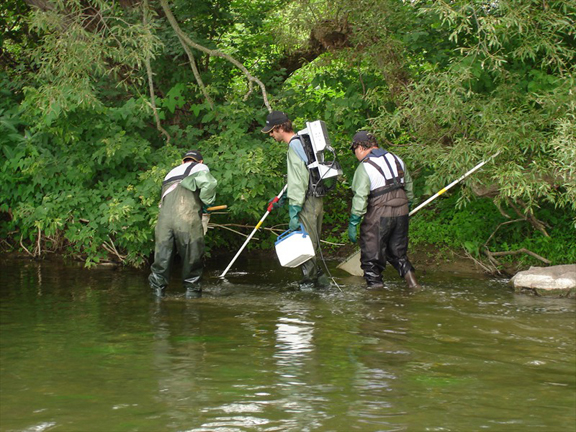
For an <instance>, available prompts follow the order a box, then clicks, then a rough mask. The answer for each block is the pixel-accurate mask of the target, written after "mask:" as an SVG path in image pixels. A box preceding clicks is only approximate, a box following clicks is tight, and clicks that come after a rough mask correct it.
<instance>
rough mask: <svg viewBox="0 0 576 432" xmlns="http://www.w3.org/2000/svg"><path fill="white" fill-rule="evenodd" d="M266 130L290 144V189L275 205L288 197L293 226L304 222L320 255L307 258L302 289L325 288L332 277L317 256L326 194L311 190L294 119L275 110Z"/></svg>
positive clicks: (305, 160)
mask: <svg viewBox="0 0 576 432" xmlns="http://www.w3.org/2000/svg"><path fill="white" fill-rule="evenodd" d="M262 132H263V133H266V134H268V135H270V136H271V137H272V138H274V140H275V141H276V142H283V143H285V144H288V153H287V155H286V166H287V174H288V178H287V182H288V189H287V192H286V196H285V197H282V199H281V200H280V201H279V202H278V203H276V204H275V206H274V208H276V207H278V206H280V205H282V204H283V201H284V200H285V199H286V198H287V199H288V213H289V215H290V220H289V227H290V229H291V230H297V229H298V228H299V227H300V224H302V225H303V226H304V229H305V230H306V232H307V233H308V234H309V235H310V238H311V240H312V244H313V245H314V250H315V253H316V256H315V257H314V258H312V259H310V260H308V261H306V262H304V263H303V264H302V265H301V266H300V269H301V270H302V280H301V281H300V283H299V285H300V289H310V288H312V287H316V288H325V287H328V286H330V281H329V279H328V277H327V276H326V275H325V274H324V272H323V271H322V269H321V268H320V267H319V266H318V263H317V258H316V257H317V256H319V254H320V233H321V231H322V218H323V217H324V204H323V199H322V197H317V196H314V195H313V194H311V193H309V187H310V173H309V171H308V164H309V163H308V157H307V156H306V152H305V150H304V147H303V142H302V140H301V139H300V137H299V136H298V135H297V134H296V133H295V132H294V129H293V126H292V121H291V120H290V119H289V118H288V116H287V115H286V114H285V113H283V112H281V111H272V112H271V113H270V114H268V116H267V117H266V124H265V125H264V127H263V128H262Z"/></svg>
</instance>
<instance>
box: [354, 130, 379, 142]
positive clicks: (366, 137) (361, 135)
mask: <svg viewBox="0 0 576 432" xmlns="http://www.w3.org/2000/svg"><path fill="white" fill-rule="evenodd" d="M352 142H353V143H358V144H363V143H376V138H375V137H374V135H372V134H371V133H370V132H367V131H359V132H356V134H355V135H354V136H353V137H352Z"/></svg>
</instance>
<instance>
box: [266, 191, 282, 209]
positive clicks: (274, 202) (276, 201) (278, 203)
mask: <svg viewBox="0 0 576 432" xmlns="http://www.w3.org/2000/svg"><path fill="white" fill-rule="evenodd" d="M284 201H286V194H283V195H282V196H281V197H280V198H278V197H276V196H275V197H274V198H272V199H271V200H270V201H268V207H267V210H268V211H269V212H271V211H272V210H276V209H278V208H280V207H282V206H283V205H284Z"/></svg>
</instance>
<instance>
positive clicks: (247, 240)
mask: <svg viewBox="0 0 576 432" xmlns="http://www.w3.org/2000/svg"><path fill="white" fill-rule="evenodd" d="M287 188H288V185H287V184H286V185H284V187H283V188H282V190H281V191H280V193H279V194H278V195H276V201H278V200H279V199H280V198H281V197H282V195H284V192H285V191H286V189H287ZM271 211H272V206H268V210H267V211H266V213H264V216H262V218H261V219H260V222H258V223H257V224H256V226H255V227H254V230H252V232H251V233H250V235H249V236H248V238H247V239H246V241H245V242H244V244H243V245H242V247H241V248H240V250H239V251H238V252H237V253H236V255H235V256H234V258H232V261H230V264H228V267H226V269H225V270H224V272H223V273H222V274H221V275H220V277H221V278H223V277H224V276H226V273H228V270H230V267H232V264H234V261H236V258H238V256H240V254H241V253H242V251H243V250H244V248H245V247H246V245H247V244H248V242H249V241H250V240H251V239H252V237H253V236H254V234H255V233H256V231H258V228H260V226H261V225H262V223H263V222H264V219H266V218H267V217H268V215H269V214H270V212H271Z"/></svg>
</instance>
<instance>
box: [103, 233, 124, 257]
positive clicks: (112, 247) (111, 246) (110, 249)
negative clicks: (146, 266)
mask: <svg viewBox="0 0 576 432" xmlns="http://www.w3.org/2000/svg"><path fill="white" fill-rule="evenodd" d="M108 238H109V239H110V244H108V242H104V243H102V247H103V248H104V249H106V251H108V252H110V253H111V254H113V255H116V256H117V257H118V259H119V260H120V262H121V263H123V262H124V261H125V259H126V257H125V256H122V255H120V253H118V250H117V249H116V246H115V245H114V242H113V241H112V239H111V238H110V236H108Z"/></svg>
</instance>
